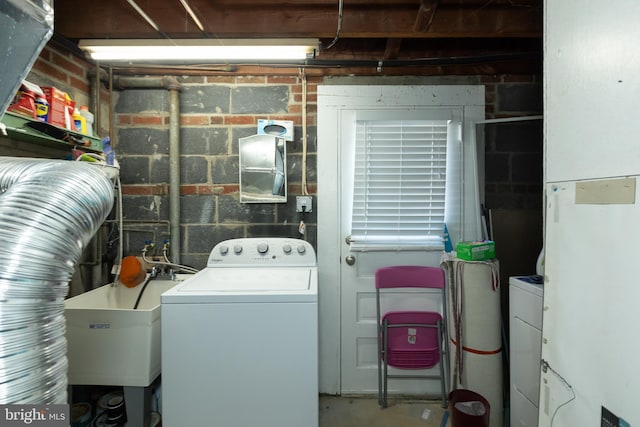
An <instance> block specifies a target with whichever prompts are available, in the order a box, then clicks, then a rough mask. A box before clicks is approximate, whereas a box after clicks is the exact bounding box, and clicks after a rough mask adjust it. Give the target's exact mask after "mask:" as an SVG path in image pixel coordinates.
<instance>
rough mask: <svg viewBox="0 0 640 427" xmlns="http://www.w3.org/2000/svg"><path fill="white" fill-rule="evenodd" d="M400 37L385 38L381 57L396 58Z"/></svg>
mask: <svg viewBox="0 0 640 427" xmlns="http://www.w3.org/2000/svg"><path fill="white" fill-rule="evenodd" d="M401 45H402V39H387V46H386V47H385V49H384V55H383V56H382V58H383V59H385V60H386V59H396V58H398V54H399V53H400V46H401Z"/></svg>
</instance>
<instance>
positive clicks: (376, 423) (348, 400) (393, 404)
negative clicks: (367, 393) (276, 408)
mask: <svg viewBox="0 0 640 427" xmlns="http://www.w3.org/2000/svg"><path fill="white" fill-rule="evenodd" d="M425 410H428V411H430V413H429V414H428V418H426V417H427V415H426V414H425V418H426V419H424V418H423V414H424V413H425ZM445 411H446V409H444V408H442V406H441V402H440V401H427V400H408V399H398V400H395V399H389V405H388V407H387V408H385V409H382V408H380V407H379V406H378V399H377V396H376V397H345V396H341V397H337V396H320V427H390V426H393V427H440V425H441V423H442V417H443V415H444V413H445Z"/></svg>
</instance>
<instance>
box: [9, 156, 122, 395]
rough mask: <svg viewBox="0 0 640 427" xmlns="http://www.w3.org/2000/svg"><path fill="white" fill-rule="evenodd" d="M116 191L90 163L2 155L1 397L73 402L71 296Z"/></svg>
mask: <svg viewBox="0 0 640 427" xmlns="http://www.w3.org/2000/svg"><path fill="white" fill-rule="evenodd" d="M113 197H114V192H113V184H112V182H111V180H110V179H109V178H108V177H107V176H106V175H105V174H104V173H103V172H102V171H101V170H100V169H99V168H96V167H94V166H92V165H90V164H89V163H84V162H69V161H60V160H42V159H28V158H11V157H0V242H2V244H1V245H0V378H1V379H2V381H1V382H0V403H2V404H17V403H22V404H30V403H33V404H64V403H67V358H66V351H67V342H66V338H65V317H64V299H65V297H66V295H67V292H68V284H69V281H70V280H71V276H72V275H73V272H74V269H75V266H76V264H77V262H78V260H79V258H80V256H81V254H82V251H83V249H84V248H85V246H86V245H87V243H88V242H89V240H90V239H91V237H92V236H93V235H94V234H95V232H96V230H97V229H98V228H99V227H100V225H101V224H102V222H103V221H104V219H105V218H106V217H107V215H108V214H109V212H110V210H111V208H112V206H113Z"/></svg>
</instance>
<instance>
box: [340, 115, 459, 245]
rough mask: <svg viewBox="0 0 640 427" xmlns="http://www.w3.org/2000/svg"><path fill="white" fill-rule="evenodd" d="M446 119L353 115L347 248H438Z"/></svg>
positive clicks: (442, 216) (442, 210) (442, 212)
mask: <svg viewBox="0 0 640 427" xmlns="http://www.w3.org/2000/svg"><path fill="white" fill-rule="evenodd" d="M449 125H450V121H448V120H357V121H356V126H355V155H354V168H353V171H354V176H353V206H352V215H351V250H354V251H358V250H373V249H376V248H378V249H386V250H389V249H390V247H391V246H392V247H394V248H397V249H403V248H406V249H418V248H428V249H430V248H433V249H442V245H443V244H442V235H443V229H444V223H445V200H446V191H447V163H448V162H447V148H448V138H447V135H448V128H449ZM454 162H455V160H454Z"/></svg>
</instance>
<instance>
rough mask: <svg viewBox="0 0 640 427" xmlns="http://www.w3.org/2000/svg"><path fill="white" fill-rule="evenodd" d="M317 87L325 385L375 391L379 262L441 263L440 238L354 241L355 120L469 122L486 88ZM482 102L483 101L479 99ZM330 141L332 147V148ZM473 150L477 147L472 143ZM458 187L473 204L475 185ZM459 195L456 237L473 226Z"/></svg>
mask: <svg viewBox="0 0 640 427" xmlns="http://www.w3.org/2000/svg"><path fill="white" fill-rule="evenodd" d="M318 92H319V97H318V105H319V111H318V125H319V131H318V134H319V144H318V145H319V150H318V151H319V159H318V174H319V177H318V187H319V192H318V210H319V220H318V235H319V242H318V267H319V268H318V270H319V282H320V284H319V288H320V290H319V293H320V296H319V298H320V328H321V330H320V346H321V352H320V373H321V379H320V382H321V392H327V393H342V394H353V393H358V394H360V393H371V394H373V393H377V390H378V379H377V378H378V377H377V342H376V323H375V319H376V313H375V287H374V272H375V270H376V269H377V268H378V267H382V266H389V265H409V264H412V265H432V266H437V265H439V264H440V258H441V254H442V246H441V244H440V245H435V246H430V247H429V245H422V246H420V247H417V248H410V247H407V246H406V245H398V244H397V243H396V244H394V245H393V246H385V245H374V246H375V247H372V246H370V245H369V246H367V245H366V244H364V245H360V244H358V245H356V244H354V243H350V237H351V233H352V227H351V226H352V206H353V176H354V173H353V171H354V161H355V156H356V154H355V153H356V150H355V137H354V135H355V133H356V130H355V129H356V125H355V123H356V122H358V121H373V122H375V121H394V120H398V121H399V120H408V121H413V120H443V121H445V122H446V121H451V120H453V121H458V122H466V121H467V120H468V119H472V117H469V116H474V117H473V119H476V120H477V119H479V118H481V117H478V115H479V114H484V107H483V106H482V105H483V103H484V94H483V90H482V88H477V87H464V89H461V87H453V86H449V87H431V86H420V87H416V86H413V87H392V86H355V87H345V86H341V87H338V86H324V87H320V88H319V90H318ZM461 93H463V94H466V95H467V97H466V98H465V97H464V96H463V98H465V101H469V103H468V105H465V103H464V102H463V103H462V104H456V102H457V101H459V99H456V96H452V94H457V95H460V94H461ZM469 94H472V95H471V96H469ZM478 103H479V104H481V105H480V106H478V105H476V104H478ZM469 105H471V107H469ZM458 143H459V144H462V143H461V142H458ZM332 148H334V149H335V151H331V150H332ZM323 149H324V150H326V151H324V152H323ZM470 151H473V152H474V155H475V150H470ZM459 156H460V159H459V163H460V164H462V163H463V158H464V157H463V154H462V153H461V152H460V154H459ZM460 169H461V168H460ZM336 171H337V172H338V173H337V174H336ZM471 187H472V188H471ZM458 190H459V192H458V199H464V198H465V197H464V196H463V194H464V193H465V191H466V192H469V193H470V194H471V195H472V199H473V201H471V202H470V203H472V204H475V197H476V187H475V185H471V186H467V188H466V189H465V188H463V187H459V188H458ZM458 202H459V203H458V204H457V205H458V206H460V209H459V212H458V213H459V215H457V216H458V225H455V224H452V225H453V228H454V229H455V231H454V232H453V233H454V234H457V236H456V237H457V238H459V237H461V236H462V233H463V230H464V235H467V234H468V232H467V231H466V230H465V226H464V225H463V224H465V223H466V222H468V221H467V219H466V217H465V216H464V215H463V205H464V203H462V202H460V200H458ZM476 212H477V209H476ZM453 216H456V215H453ZM466 228H472V229H474V231H473V232H471V233H472V234H473V233H474V232H475V231H477V228H478V227H466ZM450 231H451V230H450ZM475 237H477V236H476V235H475V234H474V238H475ZM456 240H457V239H456ZM440 303H441V301H440V298H439V294H438V292H435V293H434V294H433V295H431V296H429V297H426V298H415V296H411V295H407V294H404V295H397V296H394V298H393V305H394V306H401V307H403V308H417V306H418V305H420V306H421V307H430V308H433V309H438V308H439V305H440ZM336 333H337V335H336ZM336 338H337V339H336ZM336 356H337V360H336V358H335V357H336ZM336 363H337V366H336V365H335V364H336ZM389 389H390V392H391V393H409V394H411V393H425V392H432V393H433V394H434V395H435V394H437V392H438V390H439V384H438V383H437V382H436V383H433V384H432V385H426V383H425V382H424V381H406V380H403V381H390V383H389Z"/></svg>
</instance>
